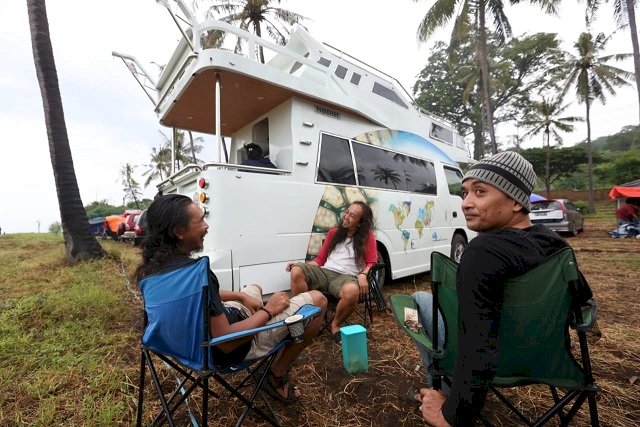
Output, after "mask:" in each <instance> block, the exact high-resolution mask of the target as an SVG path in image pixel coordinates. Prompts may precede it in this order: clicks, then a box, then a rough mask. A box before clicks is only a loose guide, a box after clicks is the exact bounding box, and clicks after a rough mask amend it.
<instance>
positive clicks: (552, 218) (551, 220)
mask: <svg viewBox="0 0 640 427" xmlns="http://www.w3.org/2000/svg"><path fill="white" fill-rule="evenodd" d="M529 218H530V219H531V222H533V223H534V224H544V225H546V226H547V227H549V228H550V229H552V230H554V231H556V232H558V233H569V234H571V235H572V236H577V235H578V232H580V231H582V230H583V229H584V218H583V217H582V213H581V212H580V208H578V207H576V206H575V205H574V204H573V203H571V202H570V201H569V200H568V199H547V200H539V201H537V202H532V203H531V212H530V213H529Z"/></svg>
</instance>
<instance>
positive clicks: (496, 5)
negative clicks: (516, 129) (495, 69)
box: [414, 0, 560, 154]
mask: <svg viewBox="0 0 640 427" xmlns="http://www.w3.org/2000/svg"><path fill="white" fill-rule="evenodd" d="M414 1H420V0H414ZM519 2H520V1H519V0H509V3H511V4H517V3H519ZM530 2H531V3H533V4H538V5H540V7H541V8H542V9H543V10H544V11H545V12H546V13H552V14H555V13H557V5H558V4H559V3H560V0H530ZM456 13H458V15H457V16H456V18H455V22H454V26H453V31H452V33H451V48H452V51H454V50H455V49H456V48H457V46H458V45H459V44H460V42H461V41H463V40H465V39H467V38H468V37H469V36H470V35H472V34H475V35H476V58H477V60H478V63H479V65H480V76H481V84H480V86H481V90H482V104H483V109H484V113H485V119H486V128H487V130H488V131H489V137H490V140H491V152H492V153H493V154H496V153H497V152H498V145H497V143H496V136H495V130H494V123H493V110H492V107H491V82H490V78H489V59H488V53H487V23H486V19H487V14H488V15H489V17H490V18H491V19H492V20H493V23H494V26H495V28H494V31H495V34H496V37H497V39H498V42H499V43H500V44H502V43H504V41H505V40H506V39H507V38H508V37H511V24H509V20H508V19H507V16H506V15H505V13H504V4H503V2H502V0H436V1H435V3H434V4H433V6H431V8H430V9H429V11H428V12H427V14H426V15H425V17H424V18H423V20H422V21H421V22H420V25H419V26H418V40H419V41H421V42H424V41H426V40H427V39H428V38H429V37H431V35H433V33H434V31H435V30H436V29H438V28H439V27H442V26H444V25H446V24H447V23H448V22H449V20H450V19H451V18H452V17H453V16H454V15H455V14H456Z"/></svg>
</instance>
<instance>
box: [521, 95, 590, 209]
mask: <svg viewBox="0 0 640 427" xmlns="http://www.w3.org/2000/svg"><path fill="white" fill-rule="evenodd" d="M569 105H570V104H565V105H562V99H559V98H555V99H552V98H547V97H545V96H543V97H542V101H534V102H533V105H532V107H533V109H532V111H531V113H529V114H528V115H526V116H525V117H524V119H523V121H522V122H521V125H522V126H524V127H525V128H531V129H530V130H529V131H528V132H527V133H525V134H524V135H523V136H524V137H527V136H534V135H538V134H539V133H542V134H543V140H542V146H543V147H544V148H546V150H545V156H546V159H545V169H544V177H545V179H544V182H545V187H546V188H545V189H546V192H547V197H549V191H550V188H549V182H550V173H549V163H550V159H551V136H552V135H553V139H554V140H555V141H556V142H557V143H558V145H560V144H562V137H561V136H560V133H559V132H573V131H574V130H575V126H574V125H572V124H571V123H575V122H581V121H584V119H582V118H581V117H575V116H566V117H562V114H564V112H565V111H566V110H567V108H569Z"/></svg>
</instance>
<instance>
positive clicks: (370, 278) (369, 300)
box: [323, 263, 387, 328]
mask: <svg viewBox="0 0 640 427" xmlns="http://www.w3.org/2000/svg"><path fill="white" fill-rule="evenodd" d="M384 268H385V264H384V263H377V264H374V265H373V267H371V268H370V269H369V273H368V274H367V282H368V283H369V289H368V290H367V292H362V293H361V294H360V299H359V300H358V304H362V306H363V309H362V310H358V309H357V308H356V314H357V315H358V316H360V318H361V319H362V321H363V323H364V327H365V328H368V327H369V325H370V324H373V303H375V304H376V307H377V308H378V311H385V310H386V309H387V303H386V301H385V299H384V294H383V293H382V289H381V288H380V284H381V279H383V278H384V274H385V270H384ZM323 294H324V296H325V297H327V301H328V303H329V306H328V309H327V312H333V313H335V310H336V306H337V305H338V301H339V300H338V298H336V297H334V296H333V295H331V294H330V293H329V292H323ZM329 324H331V322H330V321H327V325H329Z"/></svg>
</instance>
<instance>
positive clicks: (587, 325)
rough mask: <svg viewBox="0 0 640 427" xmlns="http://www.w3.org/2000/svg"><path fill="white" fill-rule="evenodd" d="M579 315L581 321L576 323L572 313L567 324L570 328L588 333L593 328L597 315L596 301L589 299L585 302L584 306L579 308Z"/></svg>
mask: <svg viewBox="0 0 640 427" xmlns="http://www.w3.org/2000/svg"><path fill="white" fill-rule="evenodd" d="M580 313H581V317H582V321H581V322H578V321H577V319H576V317H575V315H574V314H573V313H572V315H571V320H570V322H569V324H570V326H571V327H572V328H573V329H575V330H577V331H581V332H587V331H590V330H591V328H593V325H594V323H595V322H596V318H597V315H598V309H597V306H596V301H595V300H594V299H593V298H591V299H590V300H589V301H587V303H586V304H584V305H581V306H580Z"/></svg>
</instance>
